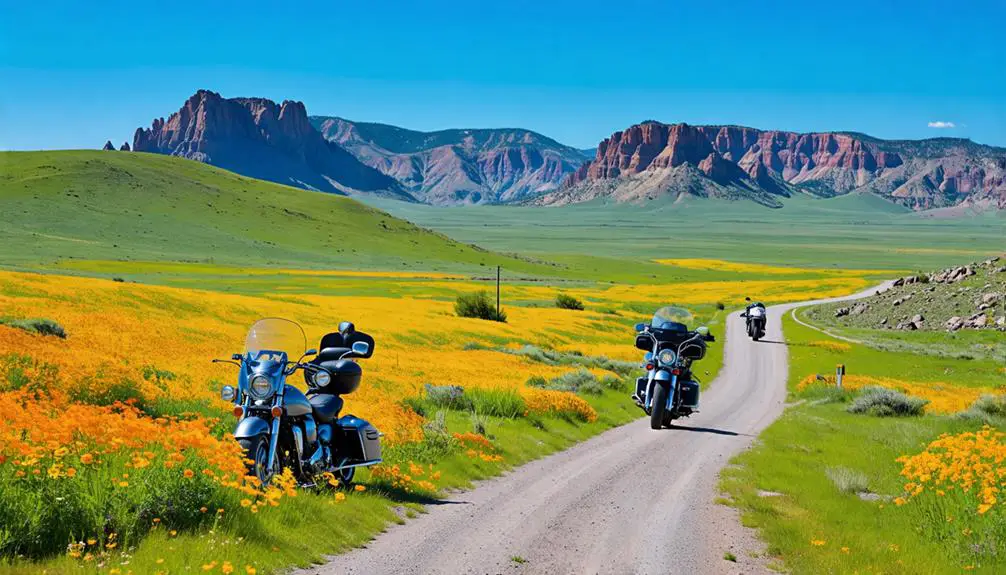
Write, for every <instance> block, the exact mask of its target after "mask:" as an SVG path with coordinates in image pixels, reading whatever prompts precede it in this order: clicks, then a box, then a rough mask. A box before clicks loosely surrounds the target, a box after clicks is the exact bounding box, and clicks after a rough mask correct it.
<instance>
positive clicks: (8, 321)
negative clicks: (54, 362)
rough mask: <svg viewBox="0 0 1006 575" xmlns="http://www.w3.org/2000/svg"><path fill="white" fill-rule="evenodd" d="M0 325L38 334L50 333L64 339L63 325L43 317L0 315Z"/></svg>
mask: <svg viewBox="0 0 1006 575" xmlns="http://www.w3.org/2000/svg"><path fill="white" fill-rule="evenodd" d="M0 325H6V326H8V327H13V328H15V329H20V330H22V331H26V332H28V333H34V334H38V335H51V336H54V337H58V338H60V339H66V330H65V329H63V326H61V325H59V324H58V323H56V322H54V321H52V320H51V319H45V318H31V319H14V318H10V317H0Z"/></svg>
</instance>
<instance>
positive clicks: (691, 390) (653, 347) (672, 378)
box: [632, 307, 716, 429]
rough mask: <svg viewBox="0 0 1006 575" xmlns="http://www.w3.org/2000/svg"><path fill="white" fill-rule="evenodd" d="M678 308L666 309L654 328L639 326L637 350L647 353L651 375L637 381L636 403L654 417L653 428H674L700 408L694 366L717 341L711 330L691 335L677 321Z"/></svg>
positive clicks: (658, 315)
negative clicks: (710, 343)
mask: <svg viewBox="0 0 1006 575" xmlns="http://www.w3.org/2000/svg"><path fill="white" fill-rule="evenodd" d="M676 312H677V309H676V308H670V307H664V308H661V309H659V310H657V312H656V313H655V314H654V315H653V319H652V320H651V321H650V324H649V325H647V324H645V323H640V324H636V348H637V349H641V350H645V351H646V355H645V356H644V361H645V362H646V363H645V367H646V372H647V375H646V376H645V377H640V378H638V379H636V393H635V394H633V396H632V399H633V400H635V402H636V405H638V406H639V407H640V408H642V409H643V411H645V412H646V414H647V415H649V416H650V428H652V429H660V428H661V427H663V426H667V427H670V426H671V422H672V421H673V420H675V419H677V418H679V417H688V416H689V415H691V414H692V413H695V412H697V411H698V408H699V382H698V380H697V378H695V377H694V375H693V374H692V370H691V366H692V362H694V361H697V360H700V359H702V358H704V357H705V356H706V342H711V341H716V338H715V337H713V336H712V334H710V333H709V328H707V327H705V326H702V327H699V328H697V329H695V331H689V330H688V326H686V325H685V324H683V323H680V322H678V321H675V320H674V319H673V318H674V314H675V313H676Z"/></svg>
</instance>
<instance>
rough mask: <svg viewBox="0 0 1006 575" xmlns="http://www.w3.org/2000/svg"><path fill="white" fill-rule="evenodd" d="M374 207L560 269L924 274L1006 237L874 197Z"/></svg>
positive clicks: (991, 228) (995, 219) (986, 220)
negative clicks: (765, 268)
mask: <svg viewBox="0 0 1006 575" xmlns="http://www.w3.org/2000/svg"><path fill="white" fill-rule="evenodd" d="M373 205H376V206H378V207H380V208H381V209H384V210H388V211H389V212H391V213H393V214H395V215H396V216H399V217H405V218H408V219H409V220H410V221H413V222H416V223H418V224H419V225H423V226H428V227H430V228H432V229H435V230H438V231H441V232H444V233H446V234H448V235H450V236H451V237H453V238H456V239H458V240H459V241H465V242H473V243H476V244H477V245H479V246H482V247H484V248H487V249H506V250H513V251H518V252H520V253H529V254H538V255H539V256H541V257H545V256H547V257H549V258H550V259H556V260H558V261H566V259H565V257H563V254H570V255H572V254H581V253H584V252H585V251H589V253H591V254H593V255H595V256H610V257H624V254H632V257H634V258H640V259H641V258H675V257H684V258H687V257H693V258H716V259H724V260H730V261H745V262H758V263H770V264H778V265H796V266H817V267H832V266H835V267H855V268H872V269H884V268H886V269H908V270H915V269H920V268H921V269H925V268H930V267H937V266H943V265H951V264H954V263H956V262H959V261H962V260H971V259H980V258H982V257H983V256H987V255H991V254H996V253H998V252H1000V251H1001V250H1002V247H1003V240H1002V239H1003V238H1004V237H1006V213H1000V214H998V215H996V214H985V215H981V216H977V217H973V218H959V219H935V218H924V217H920V216H919V215H918V214H914V213H911V212H909V211H907V210H906V209H904V208H901V207H899V206H896V205H894V204H891V203H890V202H887V201H885V200H883V199H881V198H878V197H876V196H873V195H869V194H853V195H849V196H843V197H839V198H834V199H828V200H814V199H810V198H802V197H801V198H796V197H795V198H791V199H788V200H786V203H785V206H784V207H783V208H781V209H769V208H765V207H762V206H759V205H756V204H754V203H751V202H729V201H723V200H700V199H694V198H692V199H689V200H687V201H683V202H679V203H671V202H667V201H664V202H661V201H654V202H652V203H650V204H646V205H645V206H636V205H626V204H604V203H600V202H596V203H595V202H591V203H587V204H581V205H575V206H567V207H562V208H544V209H543V208H529V207H500V206H474V207H464V208H431V207H428V206H415V205H407V204H404V203H401V202H393V201H381V200H376V201H375V202H374V204H373ZM586 246H589V248H587V247H586Z"/></svg>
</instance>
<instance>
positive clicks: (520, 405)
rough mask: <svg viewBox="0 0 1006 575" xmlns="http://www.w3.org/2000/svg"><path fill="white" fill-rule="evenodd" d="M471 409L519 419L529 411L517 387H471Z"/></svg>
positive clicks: (491, 414) (482, 413) (485, 414)
mask: <svg viewBox="0 0 1006 575" xmlns="http://www.w3.org/2000/svg"><path fill="white" fill-rule="evenodd" d="M468 395H469V397H470V399H471V406H472V407H471V409H472V410H473V411H475V412H476V413H479V414H481V415H483V416H487V415H489V416H493V417H503V418H506V419H517V418H519V417H523V416H524V413H525V412H527V404H526V403H525V402H524V398H523V397H521V396H520V394H519V393H517V390H515V389H471V390H469V391H468Z"/></svg>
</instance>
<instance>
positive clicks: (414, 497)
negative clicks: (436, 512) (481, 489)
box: [375, 485, 471, 505]
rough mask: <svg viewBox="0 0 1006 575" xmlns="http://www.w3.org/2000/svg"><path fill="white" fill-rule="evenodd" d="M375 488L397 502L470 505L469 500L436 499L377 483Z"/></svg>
mask: <svg viewBox="0 0 1006 575" xmlns="http://www.w3.org/2000/svg"><path fill="white" fill-rule="evenodd" d="M375 489H377V490H379V491H381V492H383V494H384V495H385V496H386V497H387V498H388V499H391V500H392V501H395V502H398V503H418V504H420V505H471V501H451V500H450V499H438V498H436V497H430V496H429V495H423V494H421V493H414V492H410V491H405V490H404V489H401V488H399V487H389V486H387V485H377V486H375Z"/></svg>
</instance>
